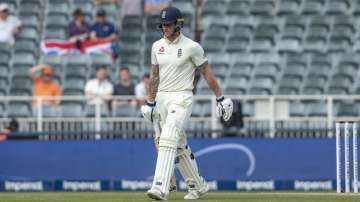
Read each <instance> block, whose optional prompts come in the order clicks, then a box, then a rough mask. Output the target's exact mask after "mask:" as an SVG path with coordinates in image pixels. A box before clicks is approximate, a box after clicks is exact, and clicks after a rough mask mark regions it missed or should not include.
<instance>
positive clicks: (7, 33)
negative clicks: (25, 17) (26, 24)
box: [0, 3, 21, 45]
mask: <svg viewBox="0 0 360 202" xmlns="http://www.w3.org/2000/svg"><path fill="white" fill-rule="evenodd" d="M20 27H21V21H20V20H19V19H18V18H17V17H15V16H10V15H9V6H8V5H7V4H5V3H1V4H0V30H1V31H0V43H8V44H10V45H13V44H14V43H15V35H16V34H18V33H19V32H20Z"/></svg>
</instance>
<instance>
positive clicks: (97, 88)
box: [85, 66, 114, 105]
mask: <svg viewBox="0 0 360 202" xmlns="http://www.w3.org/2000/svg"><path fill="white" fill-rule="evenodd" d="M113 91H114V87H113V84H112V83H111V82H110V81H109V80H108V79H107V71H106V67H105V66H98V67H97V68H96V72H95V78H94V79H92V80H89V81H88V82H87V83H86V85H85V95H86V97H87V98H88V99H89V100H88V104H92V105H94V104H98V103H99V104H106V103H108V102H109V101H110V99H111V96H112V94H113Z"/></svg>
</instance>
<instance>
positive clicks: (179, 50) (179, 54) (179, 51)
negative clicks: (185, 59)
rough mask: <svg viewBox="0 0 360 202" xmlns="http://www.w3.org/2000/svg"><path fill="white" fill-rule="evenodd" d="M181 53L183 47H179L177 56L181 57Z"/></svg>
mask: <svg viewBox="0 0 360 202" xmlns="http://www.w3.org/2000/svg"><path fill="white" fill-rule="evenodd" d="M181 55H182V49H181V48H179V49H178V52H177V57H178V58H180V57H181Z"/></svg>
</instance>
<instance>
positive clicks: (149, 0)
mask: <svg viewBox="0 0 360 202" xmlns="http://www.w3.org/2000/svg"><path fill="white" fill-rule="evenodd" d="M170 3H171V0H145V5H144V10H145V13H158V12H160V11H161V10H162V9H163V8H165V7H168V6H169V5H170Z"/></svg>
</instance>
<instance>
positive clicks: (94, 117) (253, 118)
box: [0, 95, 360, 139]
mask: <svg viewBox="0 0 360 202" xmlns="http://www.w3.org/2000/svg"><path fill="white" fill-rule="evenodd" d="M227 97H230V98H232V99H233V100H237V101H240V103H241V105H242V112H243V116H244V119H243V122H244V127H243V128H238V127H230V128H224V127H223V125H222V124H221V123H220V121H219V119H217V118H216V116H215V104H216V101H215V97H214V96H209V95H197V96H195V102H194V103H195V104H194V106H193V116H192V117H191V118H190V120H189V121H188V123H187V125H186V130H187V131H188V133H189V135H190V136H195V137H211V138H216V137H219V136H222V135H224V134H227V135H237V136H256V137H257V136H259V137H260V136H261V137H270V138H273V137H291V136H294V137H303V136H312V137H332V136H333V131H334V126H335V124H334V123H335V122H339V121H350V122H352V121H359V116H358V114H357V113H358V112H359V110H358V107H357V106H360V95H273V96H267V95H256V96H255V95H228V96H227ZM33 99H34V98H33V97H29V96H26V97H25V96H8V97H0V106H1V107H2V110H1V111H2V114H1V115H2V118H0V128H2V127H5V126H6V124H7V123H8V121H9V120H10V118H13V117H15V118H16V119H17V120H18V121H19V123H20V130H19V134H22V135H26V134H38V135H39V137H40V138H41V137H42V138H45V139H48V138H50V139H51V138H58V137H59V136H61V139H66V138H70V139H76V138H115V137H118V138H129V137H133V138H138V137H151V135H152V127H151V124H148V123H147V122H145V120H144V119H143V118H142V117H141V115H140V111H139V107H138V106H135V105H131V104H125V105H122V106H111V105H102V104H96V105H89V104H87V102H88V99H87V98H86V97H84V96H62V97H59V98H58V99H60V100H61V104H60V105H58V106H54V107H49V106H44V105H41V104H39V105H37V106H34V107H32V105H31V102H32V100H33ZM36 99H38V102H39V103H41V102H42V100H43V99H49V97H37V98H36ZM51 99H54V97H52V98H51ZM130 99H134V97H132V96H114V97H113V98H112V100H117V101H125V102H126V101H127V100H130ZM21 103H22V104H21ZM340 105H347V110H348V111H349V110H350V113H349V114H350V115H348V114H347V113H345V114H341V113H338V110H339V106H340ZM349 106H350V109H349ZM351 106H353V112H354V113H351V112H352V111H351V110H352V108H351ZM27 108H28V109H27ZM338 114H341V115H339V116H337V115H338Z"/></svg>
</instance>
